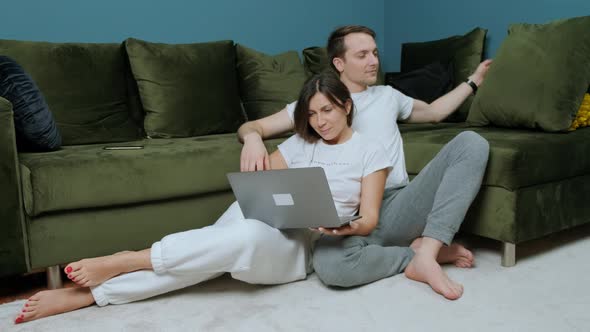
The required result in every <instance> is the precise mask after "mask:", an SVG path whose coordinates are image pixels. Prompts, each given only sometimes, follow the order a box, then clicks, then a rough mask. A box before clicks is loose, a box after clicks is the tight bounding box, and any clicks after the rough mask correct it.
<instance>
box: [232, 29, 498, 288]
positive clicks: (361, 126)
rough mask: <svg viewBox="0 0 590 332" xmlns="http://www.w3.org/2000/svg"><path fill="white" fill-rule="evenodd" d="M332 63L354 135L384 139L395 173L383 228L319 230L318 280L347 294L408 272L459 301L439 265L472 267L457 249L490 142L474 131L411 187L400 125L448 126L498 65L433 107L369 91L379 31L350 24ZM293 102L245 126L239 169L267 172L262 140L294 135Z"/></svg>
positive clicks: (334, 39) (333, 39)
mask: <svg viewBox="0 0 590 332" xmlns="http://www.w3.org/2000/svg"><path fill="white" fill-rule="evenodd" d="M328 56H329V59H330V61H331V66H332V68H333V69H335V70H336V72H337V73H339V75H340V79H341V80H342V82H344V84H345V85H346V86H347V87H348V89H349V90H350V92H351V93H352V98H353V100H354V104H355V105H356V109H355V120H354V122H353V125H352V127H353V129H354V130H356V131H358V132H359V133H361V134H363V135H364V136H367V137H369V138H371V139H375V140H378V141H380V142H381V143H382V144H383V145H384V146H385V148H386V150H387V152H388V154H389V155H390V158H391V161H392V164H393V165H394V166H393V170H392V172H391V173H390V174H389V175H388V178H387V183H386V190H385V193H384V195H383V201H382V206H381V210H380V218H379V224H378V226H377V228H376V229H375V230H373V231H372V232H371V233H370V234H362V233H361V232H360V231H359V229H361V228H362V227H359V223H362V219H360V221H359V223H352V224H351V225H350V226H346V227H342V228H339V229H320V231H321V232H322V233H323V234H324V236H322V237H321V238H320V240H318V242H317V244H316V247H315V250H314V257H313V261H314V269H315V271H316V273H317V274H318V276H319V277H320V279H321V280H322V281H323V282H324V283H326V284H328V285H333V286H341V287H350V286H355V285H361V284H365V283H369V282H372V281H375V280H379V279H381V278H385V277H389V276H392V275H395V274H398V273H401V272H402V271H403V272H405V275H406V276H407V277H408V278H410V279H413V280H417V281H421V282H424V283H427V284H428V285H430V287H431V288H432V289H433V290H435V291H436V292H437V293H439V294H441V295H443V296H444V297H445V298H447V299H451V300H455V299H458V298H459V297H461V295H462V294H463V286H462V285H460V284H458V283H456V282H454V281H452V280H451V279H450V278H449V277H448V276H447V275H446V273H445V272H444V271H443V270H442V268H441V266H440V264H441V263H454V264H455V265H457V266H459V267H471V266H472V265H473V254H472V253H471V252H470V251H469V250H467V249H466V248H464V247H463V246H461V245H459V244H455V243H451V242H452V239H453V237H454V235H455V233H456V232H457V231H458V229H459V226H460V225H461V223H462V221H463V219H464V217H465V214H466V212H467V209H468V208H469V206H470V205H471V202H472V201H473V199H474V198H475V195H476V194H477V192H478V191H479V188H480V186H481V181H482V177H483V173H484V170H485V167H486V164H487V158H488V153H489V146H488V143H487V141H486V140H485V139H483V138H482V137H481V136H479V135H477V134H476V133H474V132H463V133H461V134H459V135H457V137H455V138H454V139H453V140H452V141H450V142H449V143H448V144H447V145H445V146H444V147H443V149H442V150H441V151H440V152H439V153H438V154H437V156H436V157H435V158H434V159H433V160H432V161H431V162H430V163H429V164H428V165H427V166H426V167H425V168H424V169H423V170H422V171H421V172H420V174H418V175H417V176H416V178H414V179H413V180H412V182H409V181H408V174H407V172H406V168H405V160H404V154H403V146H402V138H401V135H400V132H399V129H398V127H397V124H396V121H395V120H396V119H397V120H401V121H405V122H408V123H437V122H440V121H441V120H443V119H445V118H446V117H448V116H449V115H450V114H451V113H452V112H454V111H455V110H456V109H457V108H458V107H459V106H460V105H461V103H463V101H464V100H465V99H466V98H467V97H468V96H469V95H470V94H471V93H474V91H475V89H476V88H477V86H478V85H480V84H481V83H482V82H483V80H484V77H485V75H486V73H487V70H488V68H489V66H490V64H491V61H490V60H487V61H484V62H482V63H481V64H480V65H479V66H478V68H477V70H476V71H475V72H474V73H473V75H471V76H470V77H469V81H468V82H465V83H463V84H460V85H459V86H457V87H456V88H455V89H454V90H452V91H450V92H449V93H447V94H446V95H444V96H442V97H440V98H439V99H437V100H435V101H434V102H432V103H431V104H427V103H425V102H423V101H420V100H415V99H412V98H410V97H407V96H405V95H403V94H401V93H400V92H399V91H397V90H394V89H393V88H391V87H389V86H372V85H373V84H374V83H375V82H376V79H377V72H378V68H379V57H378V50H377V45H376V42H375V32H374V31H372V30H371V29H369V28H367V27H363V26H345V27H341V28H339V29H337V30H335V31H334V32H332V34H331V35H330V37H329V40H328ZM294 104H295V103H292V104H289V105H287V107H286V108H285V109H283V110H281V111H280V112H278V113H276V114H273V115H270V116H268V117H266V118H263V119H259V120H256V121H250V122H247V123H245V124H243V125H242V126H241V127H240V129H239V130H238V137H239V139H240V141H241V142H243V143H244V147H243V149H242V155H241V160H240V163H241V170H242V171H255V170H263V169H268V168H269V159H268V152H267V151H266V148H265V147H264V144H263V142H262V139H264V138H267V137H271V136H275V135H277V134H280V133H283V132H286V131H288V130H291V129H292V128H293V110H294V108H295V105H294Z"/></svg>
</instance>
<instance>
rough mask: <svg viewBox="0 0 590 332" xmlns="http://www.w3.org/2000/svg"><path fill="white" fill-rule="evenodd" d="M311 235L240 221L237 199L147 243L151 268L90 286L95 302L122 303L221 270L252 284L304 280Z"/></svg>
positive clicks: (308, 270)
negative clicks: (194, 224) (209, 220)
mask: <svg viewBox="0 0 590 332" xmlns="http://www.w3.org/2000/svg"><path fill="white" fill-rule="evenodd" d="M312 242H313V235H312V233H311V232H310V231H308V230H287V231H280V230H277V229H275V228H272V227H270V226H268V225H267V224H265V223H263V222H261V221H258V220H253V219H244V215H243V214H242V211H241V210H240V207H239V205H238V203H237V202H235V203H233V204H232V205H231V206H230V207H229V208H228V209H227V210H226V211H225V213H224V214H223V215H222V216H221V218H219V220H217V222H216V223H215V224H214V225H212V226H208V227H204V228H200V229H194V230H190V231H186V232H181V233H175V234H171V235H168V236H166V237H164V238H163V239H162V240H161V241H159V242H156V243H154V244H153V245H152V250H151V261H152V266H153V269H154V270H153V271H151V270H141V271H135V272H131V273H126V274H122V275H120V276H117V277H114V278H112V279H110V280H107V281H106V282H104V283H102V284H100V285H98V286H96V287H91V291H92V295H93V296H94V300H95V301H96V304H98V305H99V306H104V305H107V304H122V303H128V302H133V301H138V300H142V299H146V298H149V297H152V296H156V295H159V294H163V293H167V292H170V291H173V290H176V289H180V288H184V287H187V286H191V285H195V284H197V283H200V282H202V281H205V280H208V279H212V278H215V277H217V276H219V275H221V274H223V273H225V272H229V273H231V275H232V277H233V278H235V279H238V280H242V281H245V282H248V283H253V284H254V283H255V284H281V283H287V282H291V281H295V280H301V279H305V277H306V276H307V274H308V273H311V272H312V264H311V247H312Z"/></svg>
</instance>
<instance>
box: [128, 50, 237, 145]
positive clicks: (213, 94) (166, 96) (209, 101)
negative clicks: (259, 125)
mask: <svg viewBox="0 0 590 332" xmlns="http://www.w3.org/2000/svg"><path fill="white" fill-rule="evenodd" d="M125 46H126V48H127V52H128V54H129V60H130V63H131V69H132V72H133V76H134V77H135V80H136V81H137V86H138V87H139V95H140V97H141V103H142V105H143V109H144V111H145V112H146V115H145V120H144V128H145V131H146V133H147V135H148V136H150V137H153V138H157V137H160V138H172V137H191V136H201V135H207V134H219V133H229V132H234V131H236V130H237V129H238V127H239V126H240V124H242V123H243V122H244V120H245V116H244V113H243V111H242V106H241V104H240V95H239V92H238V83H237V73H236V62H235V58H236V56H235V49H234V44H233V42H232V41H217V42H208V43H194V44H162V43H152V42H147V41H142V40H138V39H133V38H129V39H127V40H126V42H125Z"/></svg>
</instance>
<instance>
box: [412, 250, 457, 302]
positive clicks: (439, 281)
mask: <svg viewBox="0 0 590 332" xmlns="http://www.w3.org/2000/svg"><path fill="white" fill-rule="evenodd" d="M404 273H405V275H406V277H408V278H409V279H412V280H416V281H420V282H424V283H427V284H428V285H429V286H430V287H431V288H432V289H433V290H434V291H435V292H437V293H439V294H441V295H442V296H444V297H445V298H447V299H449V300H456V299H458V298H460V297H461V295H463V286H462V285H460V284H458V283H456V282H454V281H452V280H451V279H449V277H448V276H447V274H446V273H445V272H444V271H443V270H442V268H441V267H440V265H439V264H438V263H437V262H436V260H435V259H434V257H429V256H428V255H424V254H420V251H418V252H416V255H414V257H413V258H412V260H411V261H410V263H409V264H408V266H407V267H406V270H405V272H404Z"/></svg>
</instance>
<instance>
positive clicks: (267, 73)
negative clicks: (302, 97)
mask: <svg viewBox="0 0 590 332" xmlns="http://www.w3.org/2000/svg"><path fill="white" fill-rule="evenodd" d="M236 55H237V68H238V74H239V86H240V95H241V96H242V102H243V103H244V108H245V109H246V114H247V115H248V120H256V119H260V118H263V117H265V116H268V115H271V114H274V113H276V112H278V111H280V110H282V109H283V108H285V106H286V105H287V104H288V103H291V102H293V101H295V100H297V97H298V96H299V91H300V90H301V87H302V86H303V83H305V79H306V76H305V71H304V70H303V65H302V64H301V60H300V59H299V54H298V53H297V52H295V51H289V52H285V53H281V54H278V55H275V56H270V55H267V54H264V53H261V52H258V51H256V50H253V49H251V48H248V47H245V46H243V45H236Z"/></svg>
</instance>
